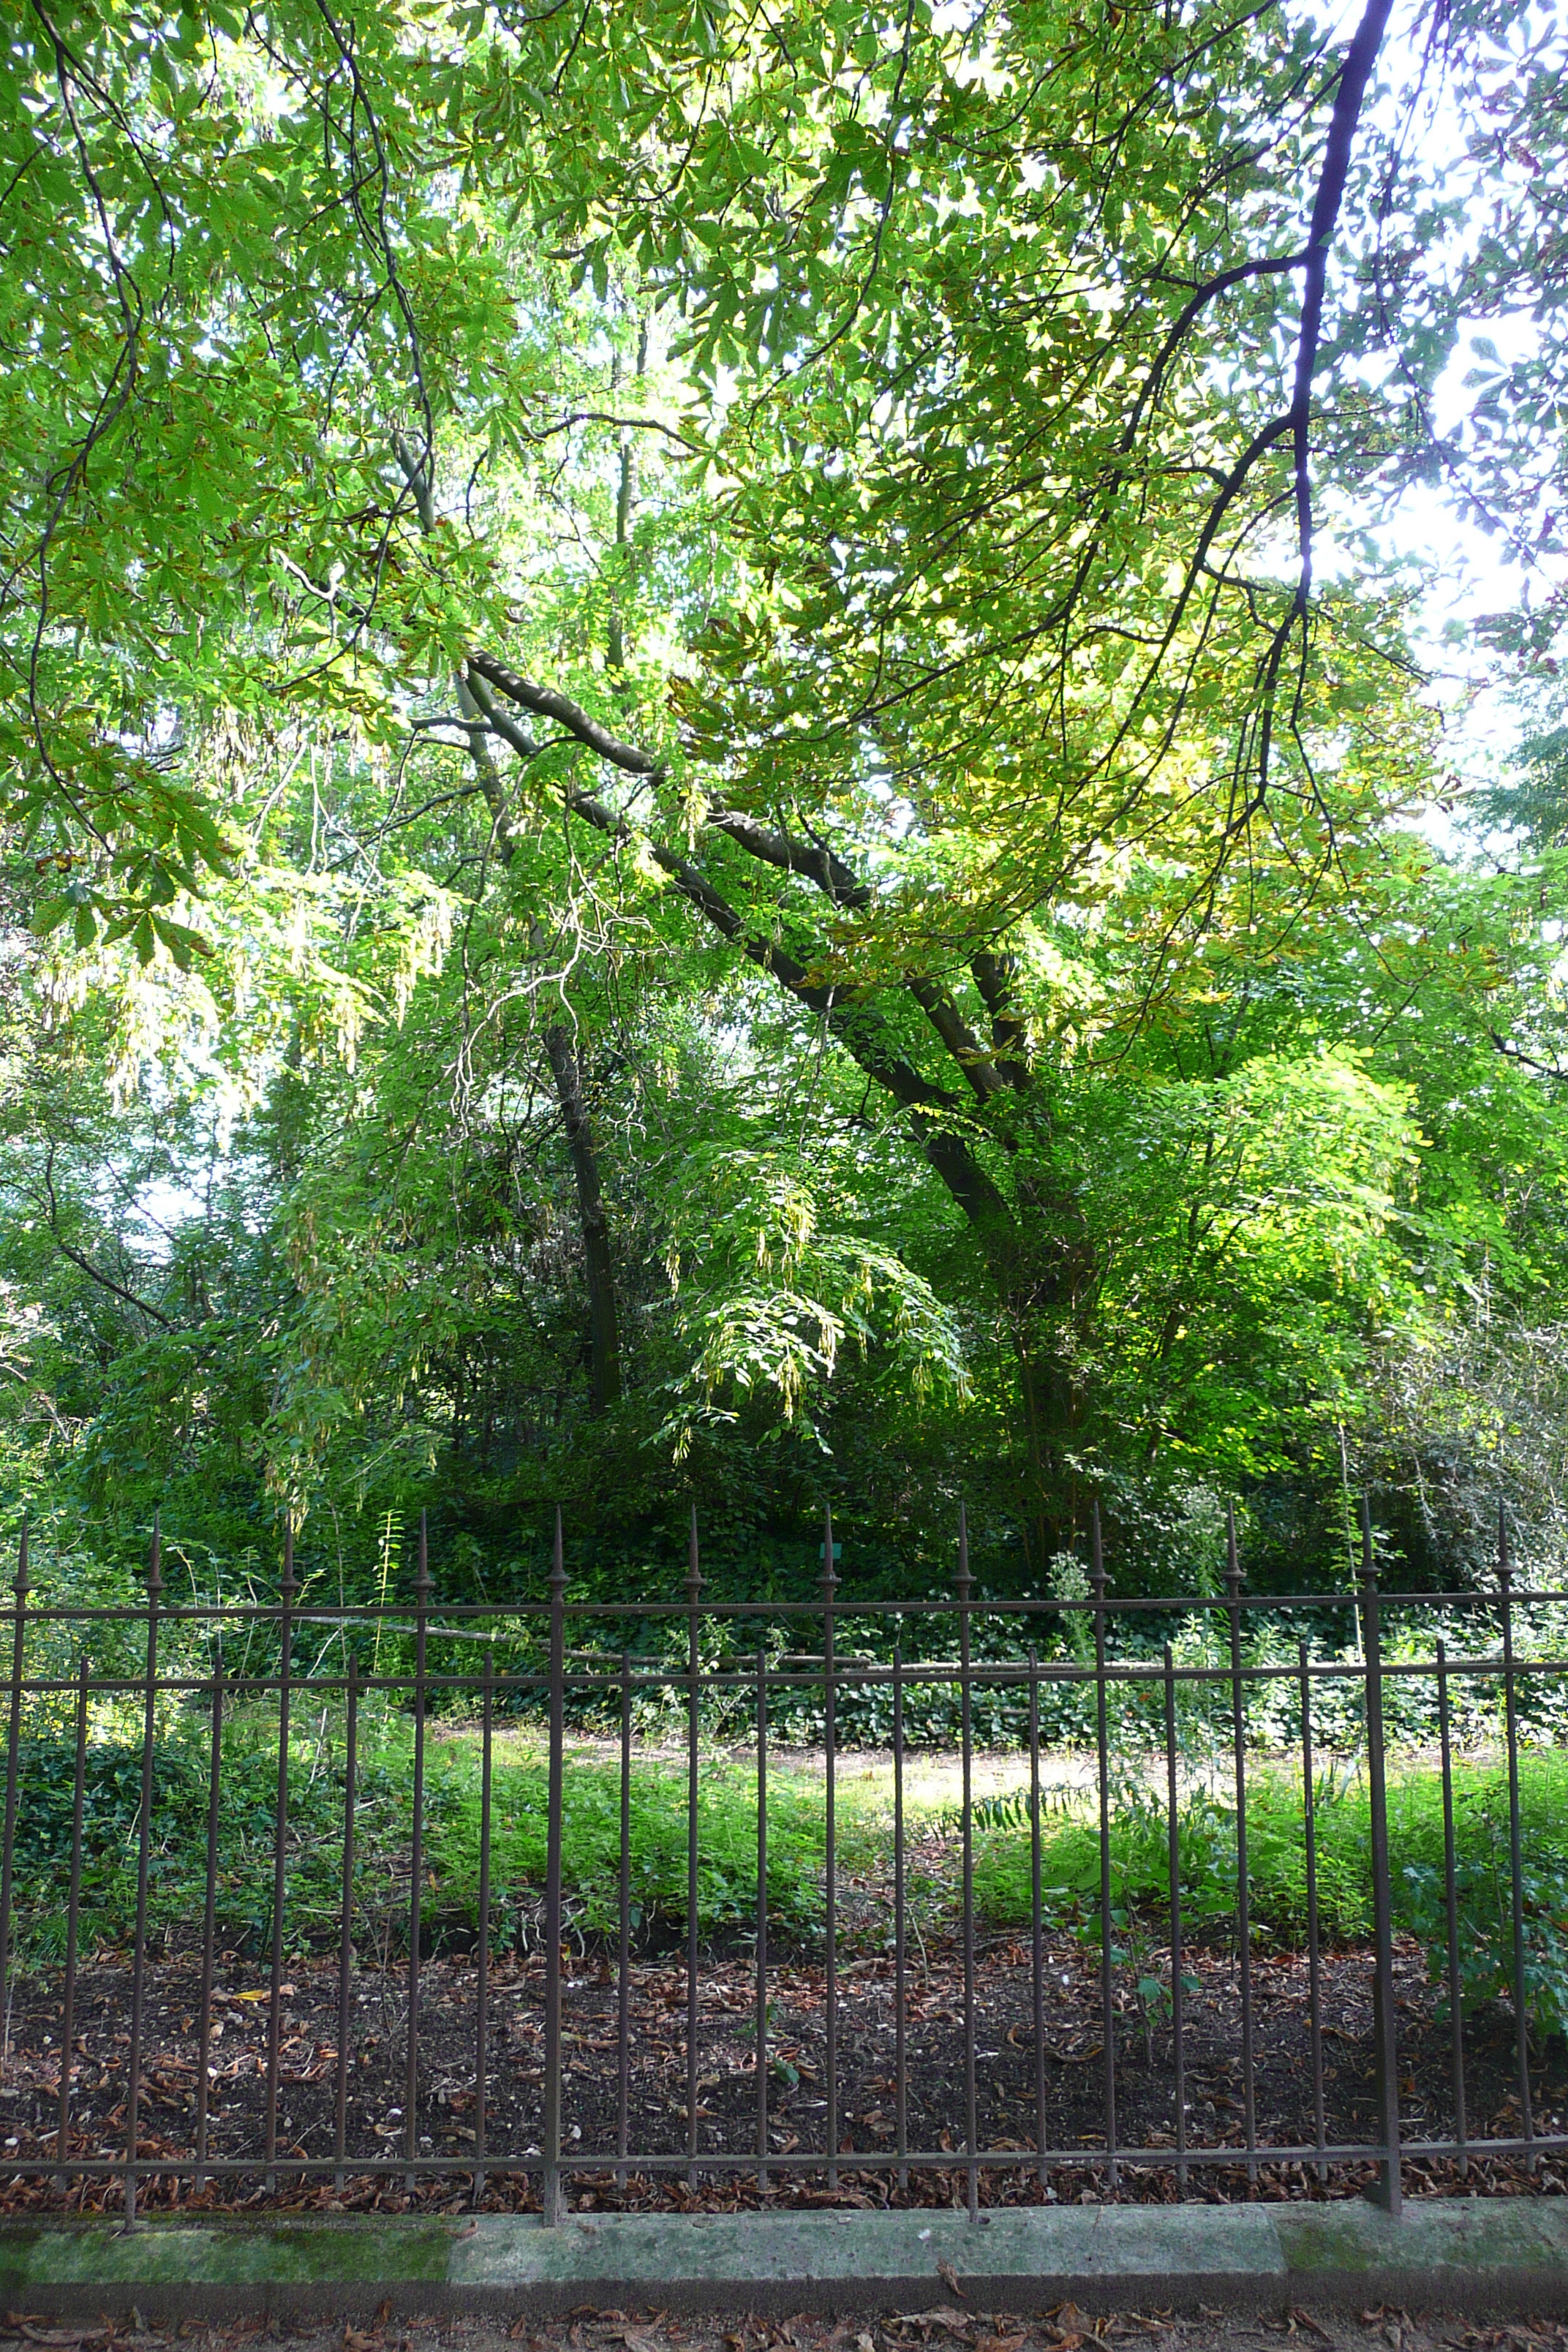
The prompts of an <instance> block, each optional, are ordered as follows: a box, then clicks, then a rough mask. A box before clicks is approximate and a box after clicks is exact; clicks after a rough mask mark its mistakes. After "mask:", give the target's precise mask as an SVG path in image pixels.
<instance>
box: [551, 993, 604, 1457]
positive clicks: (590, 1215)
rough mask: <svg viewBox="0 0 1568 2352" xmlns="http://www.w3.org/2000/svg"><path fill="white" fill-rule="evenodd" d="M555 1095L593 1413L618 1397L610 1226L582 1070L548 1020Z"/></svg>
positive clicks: (560, 1030)
mask: <svg viewBox="0 0 1568 2352" xmlns="http://www.w3.org/2000/svg"><path fill="white" fill-rule="evenodd" d="M544 1050H545V1052H546V1054H548V1055H549V1056H550V1068H551V1073H552V1076H553V1077H554V1080H555V1095H556V1099H557V1101H558V1102H559V1103H560V1105H561V1116H562V1118H563V1120H564V1122H565V1126H566V1148H567V1150H569V1151H570V1152H571V1154H572V1173H573V1175H574V1178H575V1179H576V1183H577V1212H578V1217H579V1220H580V1222H581V1224H582V1228H583V1256H584V1264H585V1265H586V1267H587V1275H588V1320H589V1330H590V1334H591V1340H592V1349H593V1379H594V1402H593V1409H594V1412H595V1414H598V1413H602V1412H606V1411H607V1410H608V1409H609V1407H610V1406H611V1405H613V1404H618V1403H619V1402H620V1397H621V1335H620V1323H619V1320H618V1318H617V1316H616V1273H615V1264H614V1261H613V1259H612V1257H611V1255H610V1225H609V1220H608V1218H607V1217H606V1216H605V1195H604V1190H603V1187H602V1186H601V1184H600V1182H599V1163H598V1159H597V1157H596V1155H595V1150H594V1136H593V1129H591V1127H590V1126H589V1123H588V1106H587V1103H586V1102H585V1101H584V1096H583V1070H582V1065H581V1064H580V1063H579V1061H578V1059H577V1048H576V1045H574V1041H573V1036H572V1032H571V1030H570V1029H568V1028H567V1027H566V1025H565V1024H564V1023H563V1022H553V1023H552V1024H551V1026H550V1027H549V1028H548V1029H547V1030H546V1031H545V1033H544Z"/></svg>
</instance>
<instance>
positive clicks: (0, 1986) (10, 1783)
mask: <svg viewBox="0 0 1568 2352" xmlns="http://www.w3.org/2000/svg"><path fill="white" fill-rule="evenodd" d="M157 1551H158V1538H157V1532H156V1529H155V1528H154V1532H153V1559H154V1560H156V1559H157ZM15 1590H16V1620H15V1622H16V1631H15V1632H14V1633H13V1634H12V1637H11V1704H10V1714H9V1723H8V1728H7V1731H6V1737H5V1836H4V1839H3V1840H0V2012H3V2013H4V2016H5V2045H4V2054H5V2057H6V2058H9V2056H10V2052H11V1982H10V1976H11V1969H10V1963H11V1893H12V1878H13V1874H14V1871H15V1865H16V1751H17V1745H18V1742H19V1741H20V1738H21V1735H22V1666H23V1658H24V1654H25V1652H26V1639H27V1522H26V1519H24V1520H23V1522H22V1533H21V1537H20V1539H19V1541H18V1543H17V1546H16V1587H15Z"/></svg>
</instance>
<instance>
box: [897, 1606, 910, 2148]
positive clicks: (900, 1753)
mask: <svg viewBox="0 0 1568 2352" xmlns="http://www.w3.org/2000/svg"><path fill="white" fill-rule="evenodd" d="M899 1624H900V1640H899V1641H897V1642H896V1643H894V1644H893V2098H894V2126H895V2130H896V2133H897V2142H896V2145H897V2151H898V2158H899V2187H900V2189H907V2188H908V2187H909V2185H910V2168H909V2166H908V2165H907V2164H906V2163H905V2162H904V2158H906V2157H907V2156H908V2154H909V2152H910V2069H909V2048H908V2043H909V2017H908V2006H909V2000H908V1991H907V1980H908V1958H907V1951H906V1946H905V1940H904V1938H905V1934H906V1930H907V1925H908V1922H907V1918H906V1915H905V1895H904V1644H903V1641H902V1638H901V1635H902V1628H903V1620H902V1619H901V1618H900V1621H899Z"/></svg>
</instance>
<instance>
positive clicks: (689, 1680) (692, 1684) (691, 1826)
mask: <svg viewBox="0 0 1568 2352" xmlns="http://www.w3.org/2000/svg"><path fill="white" fill-rule="evenodd" d="M701 1596H702V1570H701V1566H700V1559H699V1556H698V1549H697V1506H696V1504H695V1503H693V1504H692V1506H691V1536H690V1543H689V1549H688V1552H687V1564H686V2154H687V2158H688V2159H689V2161H688V2168H687V2174H686V2179H687V2185H688V2187H689V2188H691V2189H695V2188H696V2186H697V2147H698V2139H699V2137H700V2135H699V2131H698V2124H697V2104H698V2101H697V2071H698V2024H697V2012H698V1979H697V1971H698V1963H699V1959H700V1950H699V1933H698V1917H697V1902H698V1884H697V1859H698V1857H697V1800H698V1793H699V1781H700V1759H699V1753H698V1743H699V1740H700V1736H701V1730H702V1618H701V1606H702V1599H701Z"/></svg>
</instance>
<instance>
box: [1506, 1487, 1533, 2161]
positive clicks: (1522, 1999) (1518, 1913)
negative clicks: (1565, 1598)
mask: <svg viewBox="0 0 1568 2352" xmlns="http://www.w3.org/2000/svg"><path fill="white" fill-rule="evenodd" d="M1497 1574H1498V1589H1499V1591H1500V1593H1501V1595H1502V1612H1501V1613H1502V1695H1503V1720H1504V1726H1505V1728H1506V1731H1507V1735H1508V1872H1509V1904H1510V1910H1511V1912H1512V1919H1513V2012H1514V2021H1515V2032H1516V2034H1517V2036H1518V2049H1519V2112H1520V2122H1521V2126H1522V2136H1523V2138H1524V2140H1525V2143H1526V2147H1525V2162H1526V2165H1527V2167H1528V2168H1529V2170H1530V2171H1531V2172H1533V2171H1534V2170H1535V2165H1536V2157H1535V2149H1534V2146H1533V2142H1534V2138H1535V2116H1534V2110H1533V2106H1532V2104H1531V2094H1530V2002H1529V1990H1530V1988H1529V1981H1528V1979H1527V1976H1526V1973H1525V1958H1524V1856H1523V1836H1522V1830H1521V1821H1520V1807H1519V1712H1518V1704H1517V1699H1516V1695H1515V1688H1514V1664H1513V1589H1512V1588H1513V1569H1512V1566H1511V1564H1510V1559H1509V1556H1508V1522H1507V1519H1506V1517H1504V1511H1503V1506H1502V1505H1501V1504H1499V1505H1498V1515H1497Z"/></svg>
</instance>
